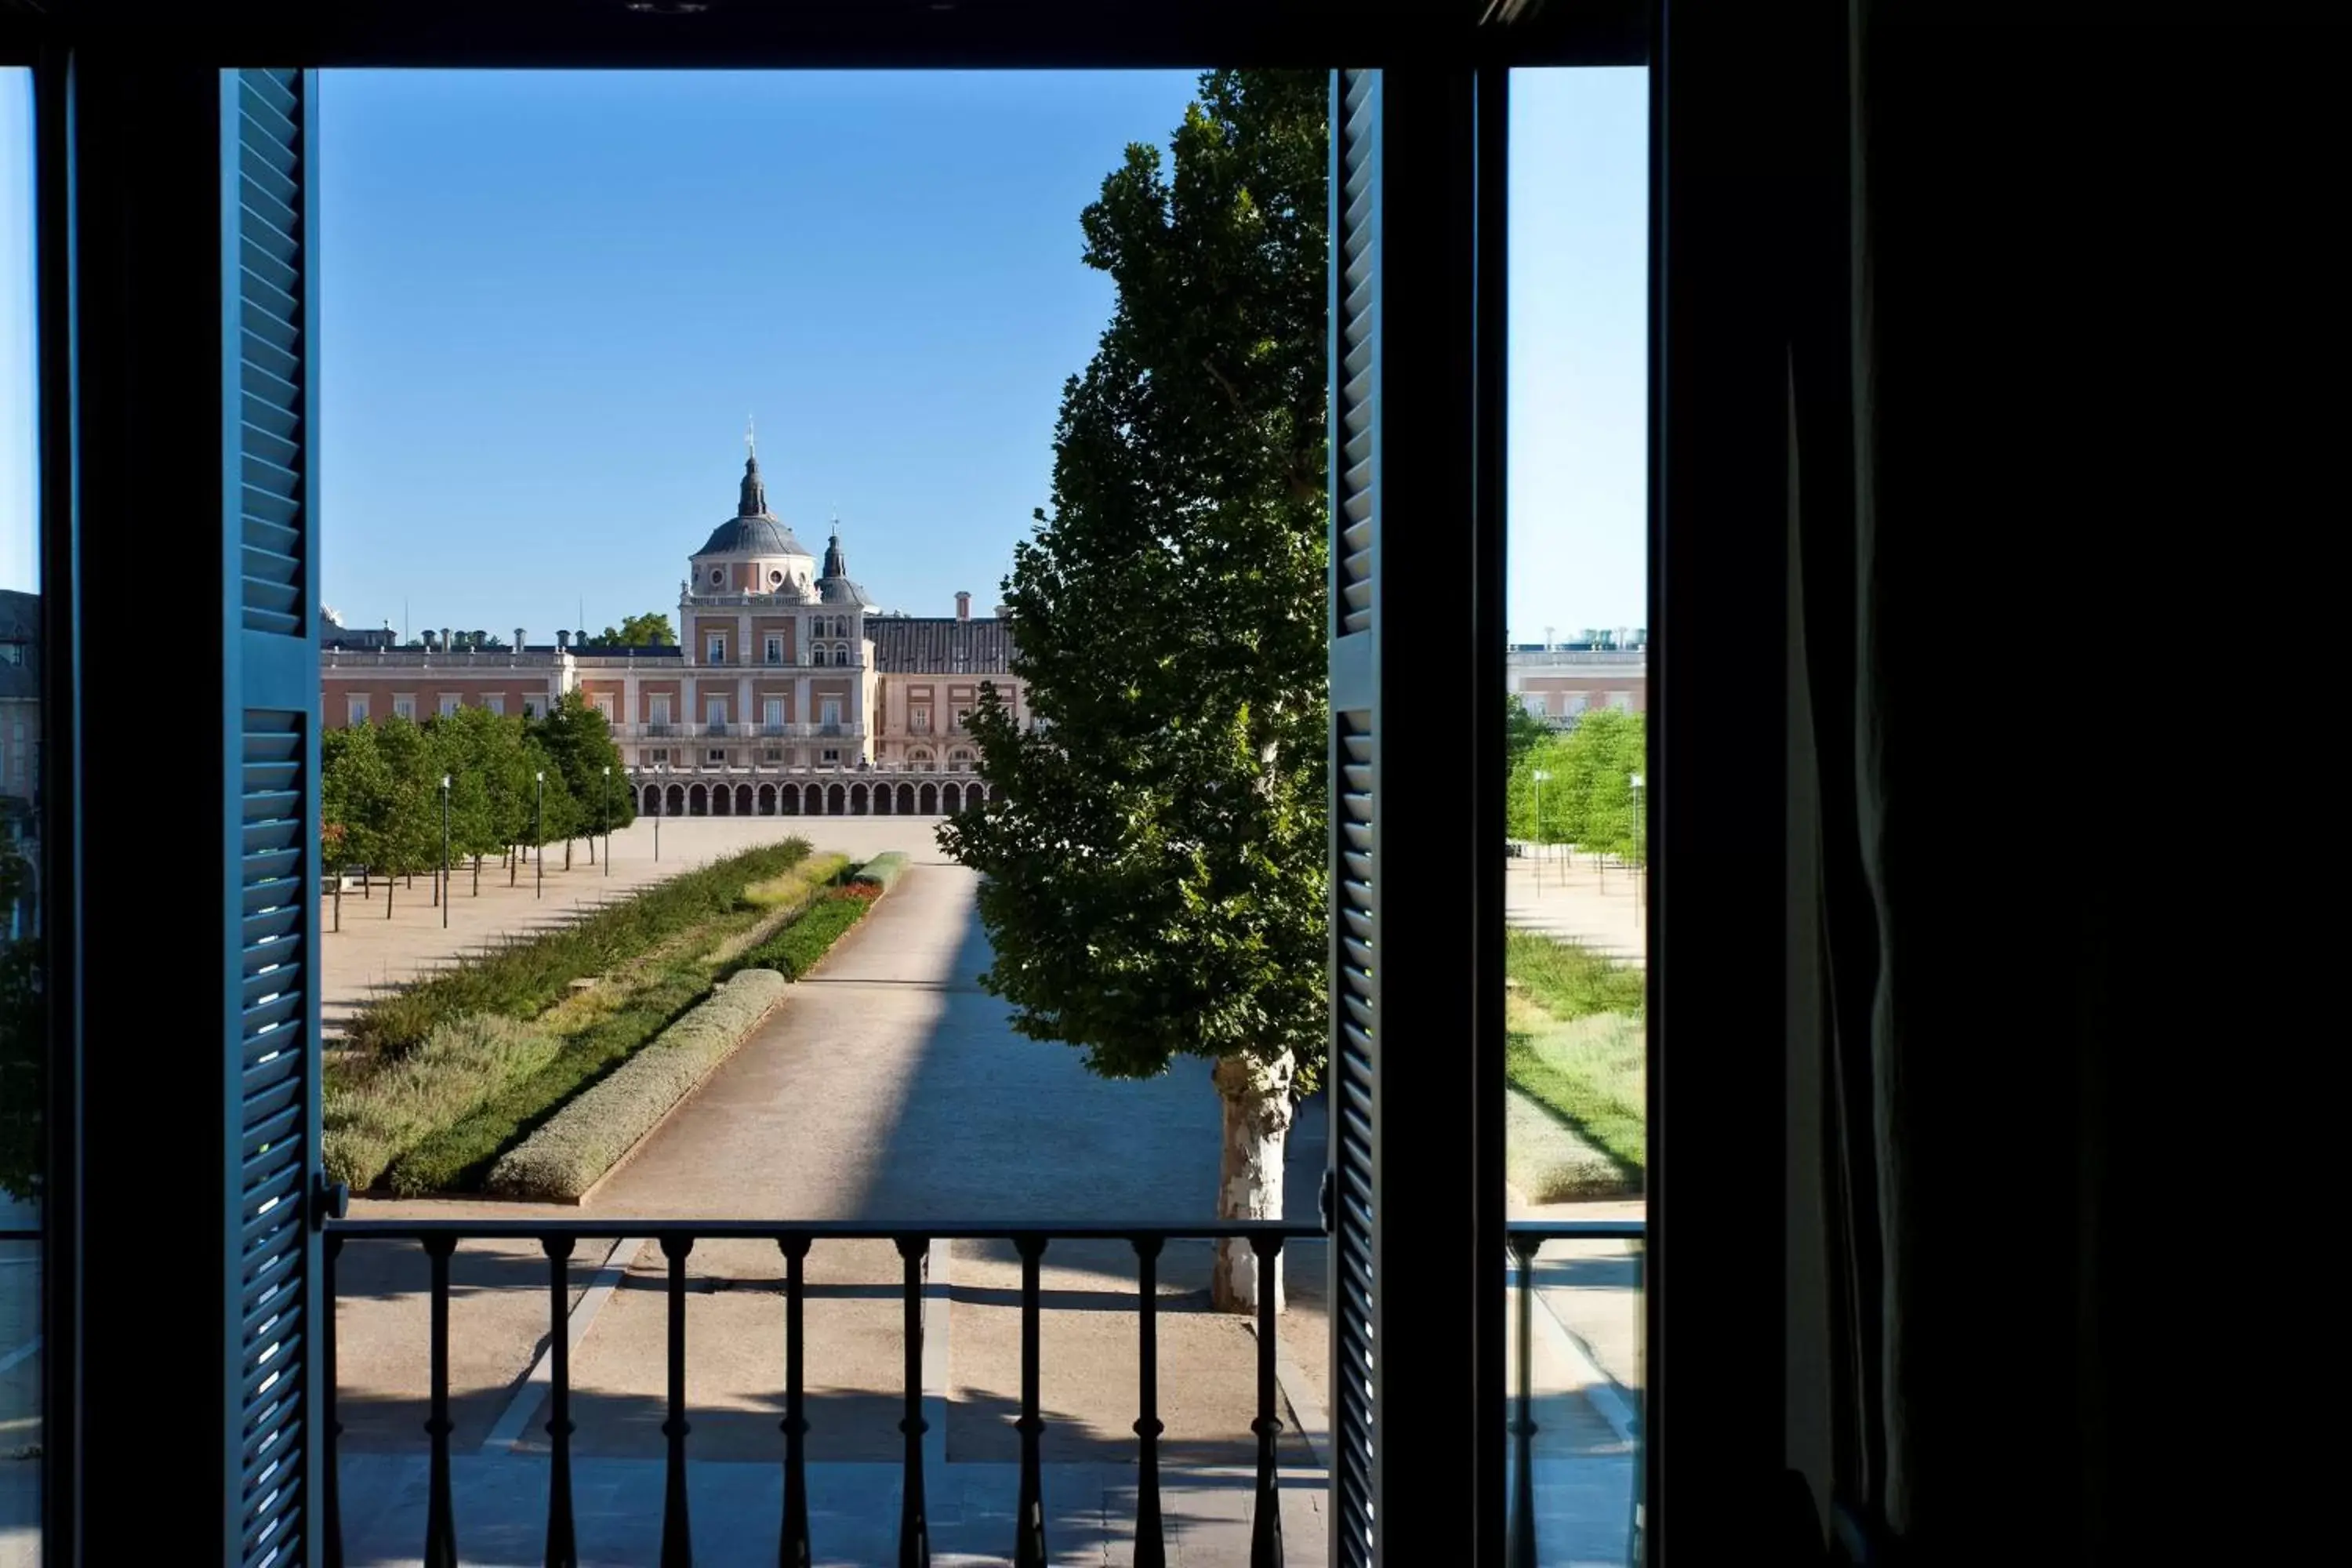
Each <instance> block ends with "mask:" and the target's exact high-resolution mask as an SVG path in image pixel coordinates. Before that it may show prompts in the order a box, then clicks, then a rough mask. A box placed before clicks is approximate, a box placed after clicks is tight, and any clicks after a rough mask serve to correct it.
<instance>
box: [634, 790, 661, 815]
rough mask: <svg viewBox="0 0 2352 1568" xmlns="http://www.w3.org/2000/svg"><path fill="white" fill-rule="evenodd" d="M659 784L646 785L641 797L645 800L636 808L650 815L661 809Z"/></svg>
mask: <svg viewBox="0 0 2352 1568" xmlns="http://www.w3.org/2000/svg"><path fill="white" fill-rule="evenodd" d="M661 795H662V792H661V785H659V784H647V785H646V793H645V795H644V796H643V797H642V798H643V799H644V801H645V805H641V806H639V807H637V809H638V810H639V811H641V812H643V813H644V814H645V815H646V816H654V815H655V814H656V813H658V812H659V811H660V810H661Z"/></svg>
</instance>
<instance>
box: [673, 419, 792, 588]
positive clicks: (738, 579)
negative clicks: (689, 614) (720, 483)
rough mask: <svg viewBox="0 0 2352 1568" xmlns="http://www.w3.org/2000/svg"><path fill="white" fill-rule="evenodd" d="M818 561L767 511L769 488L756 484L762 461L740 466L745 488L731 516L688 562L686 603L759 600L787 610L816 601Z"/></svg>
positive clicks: (756, 458) (759, 481)
mask: <svg viewBox="0 0 2352 1568" xmlns="http://www.w3.org/2000/svg"><path fill="white" fill-rule="evenodd" d="M815 579H816V557H814V555H812V554H810V553H809V551H808V548H807V546H805V545H803V544H802V543H801V542H800V541H799V540H798V539H796V538H794V537H793V531H792V530H791V529H790V528H787V527H786V526H785V525H784V523H783V521H782V519H780V518H778V517H777V516H776V514H775V513H774V512H772V511H771V510H768V487H767V484H766V482H765V481H764V480H762V479H761V478H760V455H759V453H758V452H756V451H754V452H752V453H751V456H750V457H748V458H745V459H744V462H743V484H742V488H741V490H740V494H739V496H738V498H737V500H736V503H735V515H734V516H733V517H730V518H729V519H728V520H727V521H724V522H722V523H720V524H719V526H718V527H717V528H715V529H712V530H711V531H710V537H709V539H708V540H706V541H705V542H703V546H702V548H701V549H699V550H698V551H696V552H694V554H693V555H692V556H691V557H689V558H688V562H687V578H686V586H687V594H688V598H689V599H719V598H735V597H739V596H741V595H762V596H765V597H768V598H773V599H781V600H783V601H785V602H787V603H791V604H814V602H815V601H816V588H815Z"/></svg>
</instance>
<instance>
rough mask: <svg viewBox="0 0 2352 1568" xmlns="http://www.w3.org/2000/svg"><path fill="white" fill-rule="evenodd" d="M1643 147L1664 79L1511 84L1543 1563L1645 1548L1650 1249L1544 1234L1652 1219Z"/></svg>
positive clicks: (1519, 897) (1569, 73) (1518, 633)
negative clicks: (1652, 96)
mask: <svg viewBox="0 0 2352 1568" xmlns="http://www.w3.org/2000/svg"><path fill="white" fill-rule="evenodd" d="M1648 127H1649V106H1648V76H1647V73H1646V72H1645V71H1643V70H1639V69H1625V70H1591V69H1549V70H1520V71H1517V72H1514V73H1513V75H1512V79H1511V173H1510V299H1509V315H1510V331H1511V341H1510V348H1509V355H1510V366H1511V379H1510V387H1509V394H1510V411H1509V418H1510V429H1509V441H1510V449H1509V466H1510V489H1509V493H1508V497H1507V500H1508V505H1509V531H1510V546H1509V560H1508V572H1509V598H1508V605H1509V610H1508V614H1509V620H1510V626H1509V633H1508V636H1509V642H1510V647H1509V652H1508V655H1507V661H1506V663H1507V671H1508V681H1509V687H1510V692H1511V697H1510V701H1511V712H1510V724H1509V731H1508V734H1509V742H1508V743H1509V746H1510V748H1511V765H1510V773H1509V791H1510V795H1509V804H1508V822H1509V828H1510V843H1509V846H1508V858H1507V869H1506V873H1505V889H1506V892H1505V919H1506V922H1507V928H1508V931H1507V944H1508V945H1507V956H1506V965H1505V967H1506V980H1505V984H1506V985H1507V987H1508V994H1507V997H1506V1000H1505V1003H1504V1007H1505V1022H1506V1028H1507V1033H1508V1042H1507V1063H1508V1065H1507V1075H1508V1079H1509V1083H1508V1088H1507V1095H1508V1100H1507V1124H1506V1144H1505V1163H1506V1170H1507V1182H1508V1184H1509V1212H1510V1215H1511V1218H1512V1220H1513V1222H1514V1223H1515V1225H1517V1226H1521V1227H1523V1228H1521V1229H1520V1230H1519V1231H1518V1232H1517V1235H1516V1236H1515V1237H1514V1240H1515V1247H1514V1255H1515V1264H1516V1261H1517V1258H1518V1257H1519V1256H1521V1255H1525V1256H1528V1258H1531V1268H1530V1269H1529V1271H1528V1274H1527V1275H1526V1277H1525V1278H1524V1279H1522V1278H1521V1277H1520V1275H1519V1274H1518V1273H1517V1271H1516V1268H1515V1272H1514V1275H1513V1279H1514V1285H1515V1289H1514V1290H1513V1292H1512V1295H1511V1299H1510V1303H1509V1310H1510V1311H1511V1313H1512V1314H1513V1321H1512V1324H1511V1335H1510V1343H1511V1345H1512V1347H1513V1351H1512V1366H1511V1376H1512V1378H1513V1389H1514V1392H1515V1393H1517V1392H1519V1391H1521V1390H1524V1391H1525V1394H1526V1396H1527V1400H1528V1408H1527V1409H1524V1410H1519V1409H1515V1411H1514V1414H1515V1415H1518V1416H1523V1417H1530V1416H1531V1417H1532V1431H1531V1432H1530V1433H1529V1435H1528V1439H1527V1442H1526V1445H1525V1448H1524V1449H1523V1450H1520V1451H1521V1452H1523V1453H1525V1454H1526V1455H1527V1456H1528V1458H1530V1459H1531V1479H1532V1485H1531V1486H1530V1487H1528V1489H1526V1491H1525V1493H1524V1494H1522V1493H1520V1492H1519V1491H1517V1490H1516V1489H1515V1492H1514V1497H1513V1508H1514V1514H1515V1517H1514V1521H1513V1524H1514V1528H1515V1529H1520V1530H1528V1529H1532V1530H1533V1531H1534V1532H1535V1545H1536V1551H1535V1552H1534V1556H1535V1559H1536V1560H1537V1561H1538V1562H1542V1563H1627V1562H1631V1561H1633V1560H1635V1557H1636V1553H1637V1545H1636V1542H1635V1541H1634V1539H1633V1537H1634V1535H1635V1533H1636V1519H1637V1515H1636V1511H1635V1498H1636V1495H1637V1490H1638V1484H1639V1476H1640V1459H1641V1416H1640V1412H1641V1407H1642V1387H1643V1357H1642V1338H1641V1325H1642V1316H1641V1306H1642V1275H1641V1247H1640V1242H1639V1240H1638V1237H1632V1236H1604V1235H1590V1234H1589V1235H1586V1236H1583V1237H1574V1238H1552V1239H1545V1238H1544V1230H1545V1228H1546V1227H1550V1228H1553V1229H1574V1228H1577V1227H1584V1228H1586V1229H1587V1230H1588V1231H1593V1232H1598V1231H1601V1230H1603V1229H1605V1228H1606V1227H1607V1226H1620V1227H1624V1226H1630V1225H1632V1224H1634V1223H1637V1222H1640V1221H1641V1220H1643V1217H1644V1215H1645V1212H1646V1206H1647V1205H1646V1204H1645V1202H1644V1199H1643V1193H1644V1191H1645V1189H1646V1186H1647V1180H1646V1173H1647V1161H1648V1153H1647V1140H1646V1126H1645V1122H1646V1117H1647V1087H1646V1085H1647V1067H1648V1061H1647V1058H1648V1051H1647V1041H1648V1030H1647V1024H1646V1017H1645V1009H1644V1005H1643V976H1644V973H1645V970H1646V967H1647V963H1648V945H1647V938H1646V931H1645V917H1646V915H1647V913H1648V899H1647V887H1646V877H1645V874H1644V866H1645V854H1644V849H1645V846H1646V841H1647V840H1646V834H1645V831H1644V825H1643V805H1644V803H1643V774H1644V773H1645V772H1646V770H1647V763H1646V754H1647V752H1646V722H1645V710H1646V708H1647V705H1648V704H1647V695H1648V652H1647V643H1648V633H1647V632H1646V631H1645V630H1644V629H1643V625H1642V623H1643V621H1644V620H1645V619H1646V618H1647V606H1648V603H1649V562H1648V558H1647V552H1648V525H1647V517H1648V510H1647V495H1648V474H1647V452H1648V433H1647V429H1646V426H1645V421H1646V419H1647V414H1648V335H1649V328H1648V299H1647V296H1648V286H1649V280H1648V268H1649V256H1648V244H1649V225H1648V211H1647V203H1648V155H1649V145H1648V142H1649V132H1648ZM1523 1313H1524V1315H1525V1321H1524V1322H1522V1321H1521V1314H1523ZM1522 1346H1524V1347H1525V1350H1524V1355H1525V1362H1526V1364H1525V1365H1524V1367H1523V1366H1522V1365H1521V1364H1520V1363H1521V1356H1522V1350H1521V1347H1522Z"/></svg>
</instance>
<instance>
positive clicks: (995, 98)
mask: <svg viewBox="0 0 2352 1568" xmlns="http://www.w3.org/2000/svg"><path fill="white" fill-rule="evenodd" d="M1192 82H1193V77H1192V74H1191V73H1142V72H1137V73H1063V74H1024V73H1005V74H984V75H983V74H969V75H967V74H925V75H894V74H872V73H860V74H834V73H795V74H771V75H748V74H747V75H725V74H693V75H653V74H637V75H631V74H621V73H615V74H509V73H472V74H455V73H421V72H420V73H392V72H336V73H332V74H331V75H330V76H329V77H328V78H327V79H326V81H325V85H324V89H323V90H322V93H321V112H322V116H323V124H322V127H321V136H320V146H321V158H322V164H323V168H322V184H321V207H320V214H321V218H320V221H321V224H322V226H323V234H322V238H321V249H322V254H323V257H324V259H325V267H324V269H323V276H324V279H325V284H324V286H325V295H324V301H323V303H324V310H325V322H326V324H325V331H324V334H323V338H322V342H321V344H320V354H321V365H322V406H323V413H322V425H323V429H322V431H321V437H320V439H321V464H322V467H321V482H322V484H323V487H324V497H323V509H324V516H325V525H326V536H325V537H326V542H325V556H324V571H325V578H326V594H325V597H326V601H327V603H328V604H330V605H333V606H335V607H336V608H337V609H338V610H339V611H341V613H342V615H343V616H344V618H345V619H346V621H348V622H350V623H352V624H354V625H375V624H381V623H383V622H384V621H386V620H389V621H391V622H392V623H393V624H394V625H395V626H397V625H399V624H401V622H402V618H403V616H404V614H405V615H406V616H407V617H408V624H409V625H410V626H412V627H423V626H427V625H430V626H464V627H473V626H481V627H487V628H489V629H492V630H496V631H498V632H499V633H500V634H501V635H504V634H506V633H508V632H509V631H510V630H511V629H512V628H513V627H514V626H518V625H520V626H524V627H526V628H528V630H529V631H530V635H531V637H533V639H534V640H539V639H544V638H546V637H549V635H550V634H551V632H552V631H553V630H554V629H555V628H556V627H557V626H574V625H585V626H588V627H589V628H590V629H591V630H594V629H597V628H600V627H602V626H605V625H607V624H608V623H612V622H615V621H617V620H619V619H620V617H621V616H624V615H626V614H629V613H631V612H634V611H636V610H642V609H656V608H658V609H665V610H666V609H668V608H669V607H670V606H672V605H674V604H675V602H676V598H677V582H678V578H679V576H680V575H681V574H682V573H683V570H684V566H685V558H686V556H687V555H688V553H689V552H691V551H692V550H693V549H694V548H695V547H696V546H697V545H698V544H699V543H700V542H701V541H702V539H703V537H704V536H705V535H706V534H708V533H709V531H710V529H711V528H712V527H714V526H715V525H716V524H717V523H718V522H719V521H720V520H721V519H723V518H724V517H726V516H727V515H729V514H730V512H731V511H732V510H733V507H734V499H735V483H736V479H737V476H738V474H739V473H740V467H741V463H742V456H743V446H742V434H743V426H744V420H745V417H746V416H747V415H756V416H757V418H758V424H759V430H760V456H761V468H762V470H763V471H764V472H765V474H766V476H767V479H768V487H769V495H770V499H771V501H772V504H773V505H774V507H775V509H776V510H778V511H779V512H780V513H781V514H782V515H783V517H784V518H785V519H786V521H789V522H791V523H792V524H793V526H794V528H795V530H796V531H798V532H799V533H800V535H801V537H802V538H803V541H804V542H806V543H808V544H809V545H810V547H811V548H812V549H819V548H822V545H823V542H824V534H825V532H826V531H827V527H828V524H829V520H830V519H831V518H832V517H833V516H834V515H835V513H836V512H837V513H838V515H839V518H840V525H841V530H842V536H843V542H844V544H845V547H846V549H847V550H848V552H849V559H850V567H851V571H852V574H854V575H855V576H856V577H858V578H859V579H860V580H861V581H863V582H864V583H865V584H866V586H867V588H868V590H869V591H870V592H871V593H872V594H873V595H874V597H875V598H876V599H877V601H878V602H879V603H880V604H881V605H883V606H884V607H886V608H892V609H903V610H906V611H908V612H909V613H911V614H918V615H944V614H949V613H951V610H952V604H953V595H954V593H955V591H956V590H958V589H960V588H968V589H970V590H971V592H972V594H973V596H974V599H975V602H976V603H977V604H978V605H980V606H981V607H982V608H985V607H986V606H988V605H992V604H993V603H994V602H995V600H996V597H997V591H998V584H999V581H1000V579H1001V578H1002V577H1003V574H1004V572H1005V570H1006V569H1007V567H1008V566H1009V564H1010V562H1011V555H1012V547H1013V542H1014V540H1016V539H1017V538H1019V537H1020V536H1021V535H1022V533H1023V532H1024V531H1025V530H1026V529H1027V527H1028V526H1029V517H1030V512H1031V510H1032V509H1033V508H1034V507H1036V506H1039V505H1041V504H1043V503H1044V502H1045V500H1046V499H1047V483H1048V479H1049V476H1050V472H1051V461H1052V454H1051V450H1050V445H1049V443H1050V439H1051V436H1052V431H1053V423H1054V415H1055V405H1056V402H1057V400H1058V398H1059V396H1060V393H1061V387H1062V384H1063V381H1064V379H1065V378H1066V376H1068V375H1069V374H1072V373H1073V372H1075V371H1076V370H1077V369H1079V368H1080V367H1081V366H1082V365H1083V364H1084V363H1085V362H1086V359H1087V355H1088V353H1090V352H1091V351H1092V348H1093V345H1094V342H1095V338H1096V335H1097V332H1098V331H1100V330H1101V327H1102V325H1103V322H1104V321H1105V320H1106V318H1107V316H1108V311H1109V308H1110V302H1111V296H1110V290H1109V288H1108V281H1107V280H1106V279H1103V278H1102V277H1101V276H1100V275H1099V274H1097V273H1095V272H1092V271H1090V270H1089V269H1087V268H1085V267H1084V266H1082V265H1081V264H1080V262H1079V259H1078V252H1079V243H1080V242H1079V236H1078V229H1077V213H1078V210H1079V209H1080V208H1081V207H1082V206H1083V205H1085V204H1086V203H1087V201H1088V200H1089V199H1091V198H1092V197H1093V195H1095V194H1096V191H1097V188H1098V186H1099V184H1100V183H1101V180H1102V176H1103V175H1104V174H1105V173H1107V172H1108V170H1109V169H1110V168H1111V167H1112V166H1113V164H1114V163H1117V161H1118V158H1119V156H1120V153H1121V150H1122V148H1123V147H1124V146H1125V145H1126V144H1127V143H1128V142H1132V141H1147V142H1157V143H1160V144H1161V145H1162V146H1164V145H1165V142H1166V139H1167V135H1168V132H1170V130H1171V128H1172V127H1173V126H1174V125H1175V123H1176V122H1177V121H1178V120H1179V118H1180V117H1181V113H1182V110H1183V107H1184V104H1185V102H1186V101H1187V100H1188V98H1189V97H1190V94H1191V91H1192ZM1644 91H1645V89H1644V85H1643V75H1642V73H1640V72H1638V71H1612V72H1590V71H1588V72H1569V71H1557V72H1542V73H1522V74H1521V77H1520V79H1519V81H1518V84H1517V91H1516V93H1515V98H1514V128H1513V133H1514V160H1513V180H1514V202H1513V211H1514V232H1513V236H1512V242H1513V251H1512V264H1513V273H1514V279H1515V283H1514V293H1513V300H1512V309H1513V313H1514V321H1513V325H1514V334H1513V344H1512V359H1511V391H1512V397H1513V426H1512V431H1511V439H1512V450H1511V488H1510V503H1511V515H1512V520H1513V552H1512V578H1511V604H1510V616H1511V621H1512V627H1511V630H1512V635H1513V637H1515V639H1517V640H1523V641H1525V640H1534V639H1536V638H1538V637H1541V636H1542V635H1543V629H1544V627H1545V626H1556V627H1558V628H1559V635H1561V636H1563V637H1565V636H1568V635H1570V631H1571V629H1580V628H1581V627H1584V626H1638V625H1640V624H1642V622H1643V619H1644V586H1643V552H1644V548H1645V546H1644V541H1643V419H1644V407H1645V394H1644V388H1643V354H1644V352H1645V351H1644V342H1645V328H1644V319H1643V253H1644V247H1645V246H1646V243H1647V241H1646V220H1645V217H1644V208H1643V204H1644V201H1645V192H1644V188H1643V140H1644V138H1645V136H1646V119H1647V111H1646V108H1645V102H1644ZM28 113H29V105H28V103H27V101H26V93H25V82H24V75H23V73H21V72H8V73H0V584H5V585H9V586H29V585H30V578H31V574H32V559H33V557H32V545H31V536H30V529H29V519H30V512H31V481H30V478H29V468H30V440H31V421H30V417H29V415H30V392H31V383H30V380H29V373H30V357H31V338H30V326H29V317H30V296H29V287H28V285H27V283H26V276H25V274H26V268H27V266H28V264H29V258H30V257H29V240H28V237H27V236H26V218H25V215H26V213H27V212H28V211H29V192H28V191H27V190H26V189H25V188H24V187H25V184H26V172H27V164H28V153H27V151H26V130H27V125H28V120H27V116H28Z"/></svg>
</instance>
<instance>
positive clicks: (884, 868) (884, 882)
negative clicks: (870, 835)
mask: <svg viewBox="0 0 2352 1568" xmlns="http://www.w3.org/2000/svg"><path fill="white" fill-rule="evenodd" d="M906 869H907V857H906V856H905V855H903V854H901V853H900V852H899V851H898V850H896V849H886V850H884V851H883V852H882V853H881V854H879V855H877V856H876V857H874V858H873V859H871V860H868V861H867V862H866V864H865V865H863V866H860V867H859V868H857V874H856V876H854V877H852V878H850V880H851V881H853V882H865V883H869V884H871V885H872V886H874V887H877V888H879V889H882V890H883V891H884V892H888V891H889V890H890V886H891V884H892V883H894V882H896V881H897V880H898V878H899V876H900V875H901V874H902V873H903V872H905V870H906Z"/></svg>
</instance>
